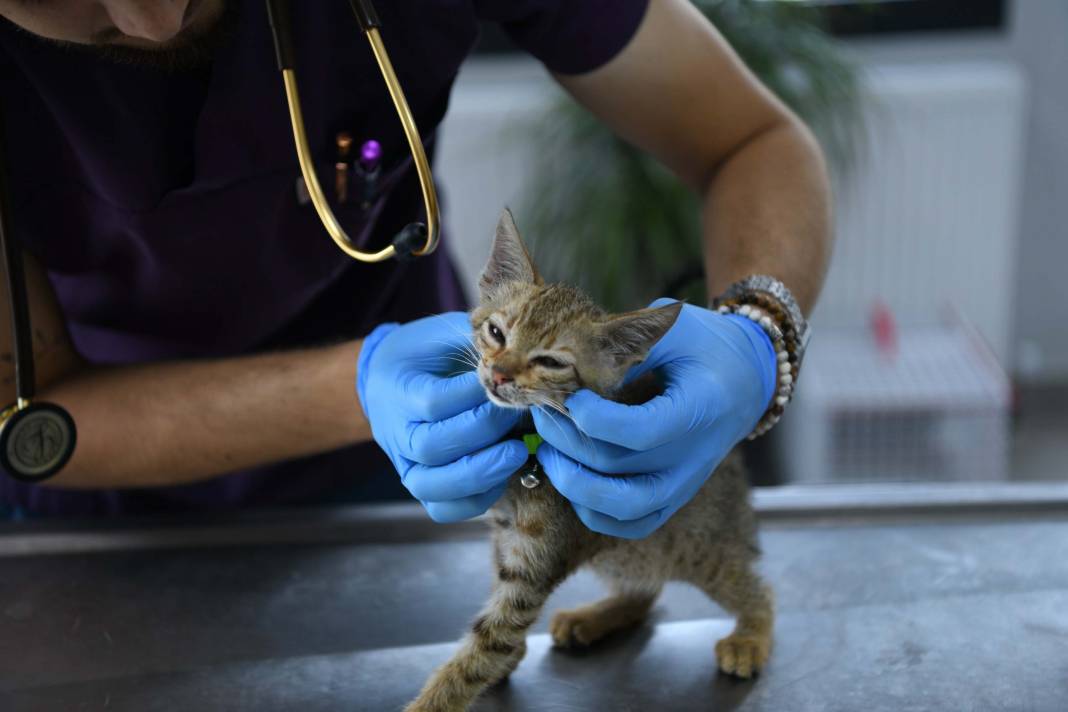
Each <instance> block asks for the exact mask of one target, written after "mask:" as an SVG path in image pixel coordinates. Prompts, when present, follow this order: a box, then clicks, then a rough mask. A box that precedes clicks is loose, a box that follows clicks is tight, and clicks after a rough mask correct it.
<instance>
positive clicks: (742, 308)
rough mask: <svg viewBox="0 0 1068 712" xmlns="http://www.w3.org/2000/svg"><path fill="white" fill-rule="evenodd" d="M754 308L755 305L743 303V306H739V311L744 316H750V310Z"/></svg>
mask: <svg viewBox="0 0 1068 712" xmlns="http://www.w3.org/2000/svg"><path fill="white" fill-rule="evenodd" d="M752 309H753V307H751V306H749V305H748V304H743V305H742V306H740V307H738V313H739V314H741V315H742V316H749V312H750V311H752Z"/></svg>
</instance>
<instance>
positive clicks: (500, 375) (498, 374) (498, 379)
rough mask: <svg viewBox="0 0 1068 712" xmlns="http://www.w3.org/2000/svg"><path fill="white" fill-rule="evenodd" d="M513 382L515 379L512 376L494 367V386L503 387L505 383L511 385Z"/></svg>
mask: <svg viewBox="0 0 1068 712" xmlns="http://www.w3.org/2000/svg"><path fill="white" fill-rule="evenodd" d="M513 380H515V379H513V378H512V376H511V375H510V374H508V373H505V372H504V371H502V370H501V369H500V368H499V367H497V366H494V367H493V385H495V386H503V385H504V384H505V383H511V382H512V381H513Z"/></svg>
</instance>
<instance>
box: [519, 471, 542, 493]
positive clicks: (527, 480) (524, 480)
mask: <svg viewBox="0 0 1068 712" xmlns="http://www.w3.org/2000/svg"><path fill="white" fill-rule="evenodd" d="M519 483H520V484H521V485H523V486H524V487H526V488H527V489H534V488H535V487H537V486H538V485H540V484H541V480H539V479H538V476H537V475H535V474H534V473H533V472H528V473H527V474H525V475H523V476H522V477H520V478H519Z"/></svg>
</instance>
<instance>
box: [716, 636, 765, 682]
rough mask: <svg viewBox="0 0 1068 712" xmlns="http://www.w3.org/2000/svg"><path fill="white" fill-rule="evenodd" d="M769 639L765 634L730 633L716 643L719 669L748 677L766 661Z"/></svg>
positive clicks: (730, 673) (758, 670)
mask: <svg viewBox="0 0 1068 712" xmlns="http://www.w3.org/2000/svg"><path fill="white" fill-rule="evenodd" d="M770 653H771V641H770V640H769V639H768V638H767V637H766V636H759V635H742V634H739V633H731V634H730V635H728V636H727V637H726V638H724V639H723V640H721V641H719V642H718V643H716V660H717V661H718V662H719V669H720V670H722V671H723V672H725V673H727V674H728V675H734V676H735V677H741V678H750V677H752V676H753V675H755V674H756V673H758V672H760V669H761V668H763V667H764V666H765V665H766V664H767V662H768V656H769V654H770Z"/></svg>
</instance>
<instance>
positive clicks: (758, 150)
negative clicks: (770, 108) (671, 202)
mask: <svg viewBox="0 0 1068 712" xmlns="http://www.w3.org/2000/svg"><path fill="white" fill-rule="evenodd" d="M704 226H705V272H706V274H707V276H708V291H709V295H710V296H716V295H718V294H720V293H722V292H723V290H724V289H726V288H727V286H728V285H730V284H731V283H732V282H735V281H737V280H739V279H741V278H743V277H746V276H748V275H751V274H769V275H772V276H773V277H776V278H778V279H779V280H781V281H782V282H783V283H784V284H786V286H787V287H789V289H790V291H791V292H792V293H793V294H794V297H795V298H796V299H797V301H798V303H799V304H800V305H801V308H802V309H803V310H804V311H805V312H806V313H808V312H809V311H810V310H811V309H812V307H813V306H814V305H815V303H816V298H817V297H818V296H819V292H820V288H821V286H822V284H823V277H824V274H825V272H826V269H827V261H828V258H829V255H830V251H831V242H832V229H831V210H830V189H829V188H828V181H827V175H826V169H825V167H824V162H823V158H822V155H821V153H820V150H819V148H818V146H817V145H816V142H815V140H814V139H813V138H812V136H811V134H810V133H809V132H808V130H807V129H805V128H804V127H803V126H802V125H801V124H800V123H798V122H796V121H793V120H789V119H784V120H783V121H782V122H781V123H778V124H775V125H774V126H773V127H771V128H769V129H767V130H765V131H763V132H761V133H759V134H757V135H756V136H754V137H753V138H751V139H750V140H748V141H747V142H746V143H744V144H743V145H742V146H741V147H740V148H739V149H738V150H737V151H736V152H735V153H733V154H732V155H731V157H730V158H728V159H727V160H726V161H725V162H724V163H723V164H722V165H721V166H720V167H719V169H718V170H717V171H716V172H715V173H714V174H713V176H712V178H711V180H710V181H709V182H708V186H707V189H706V190H705V193H704Z"/></svg>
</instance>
